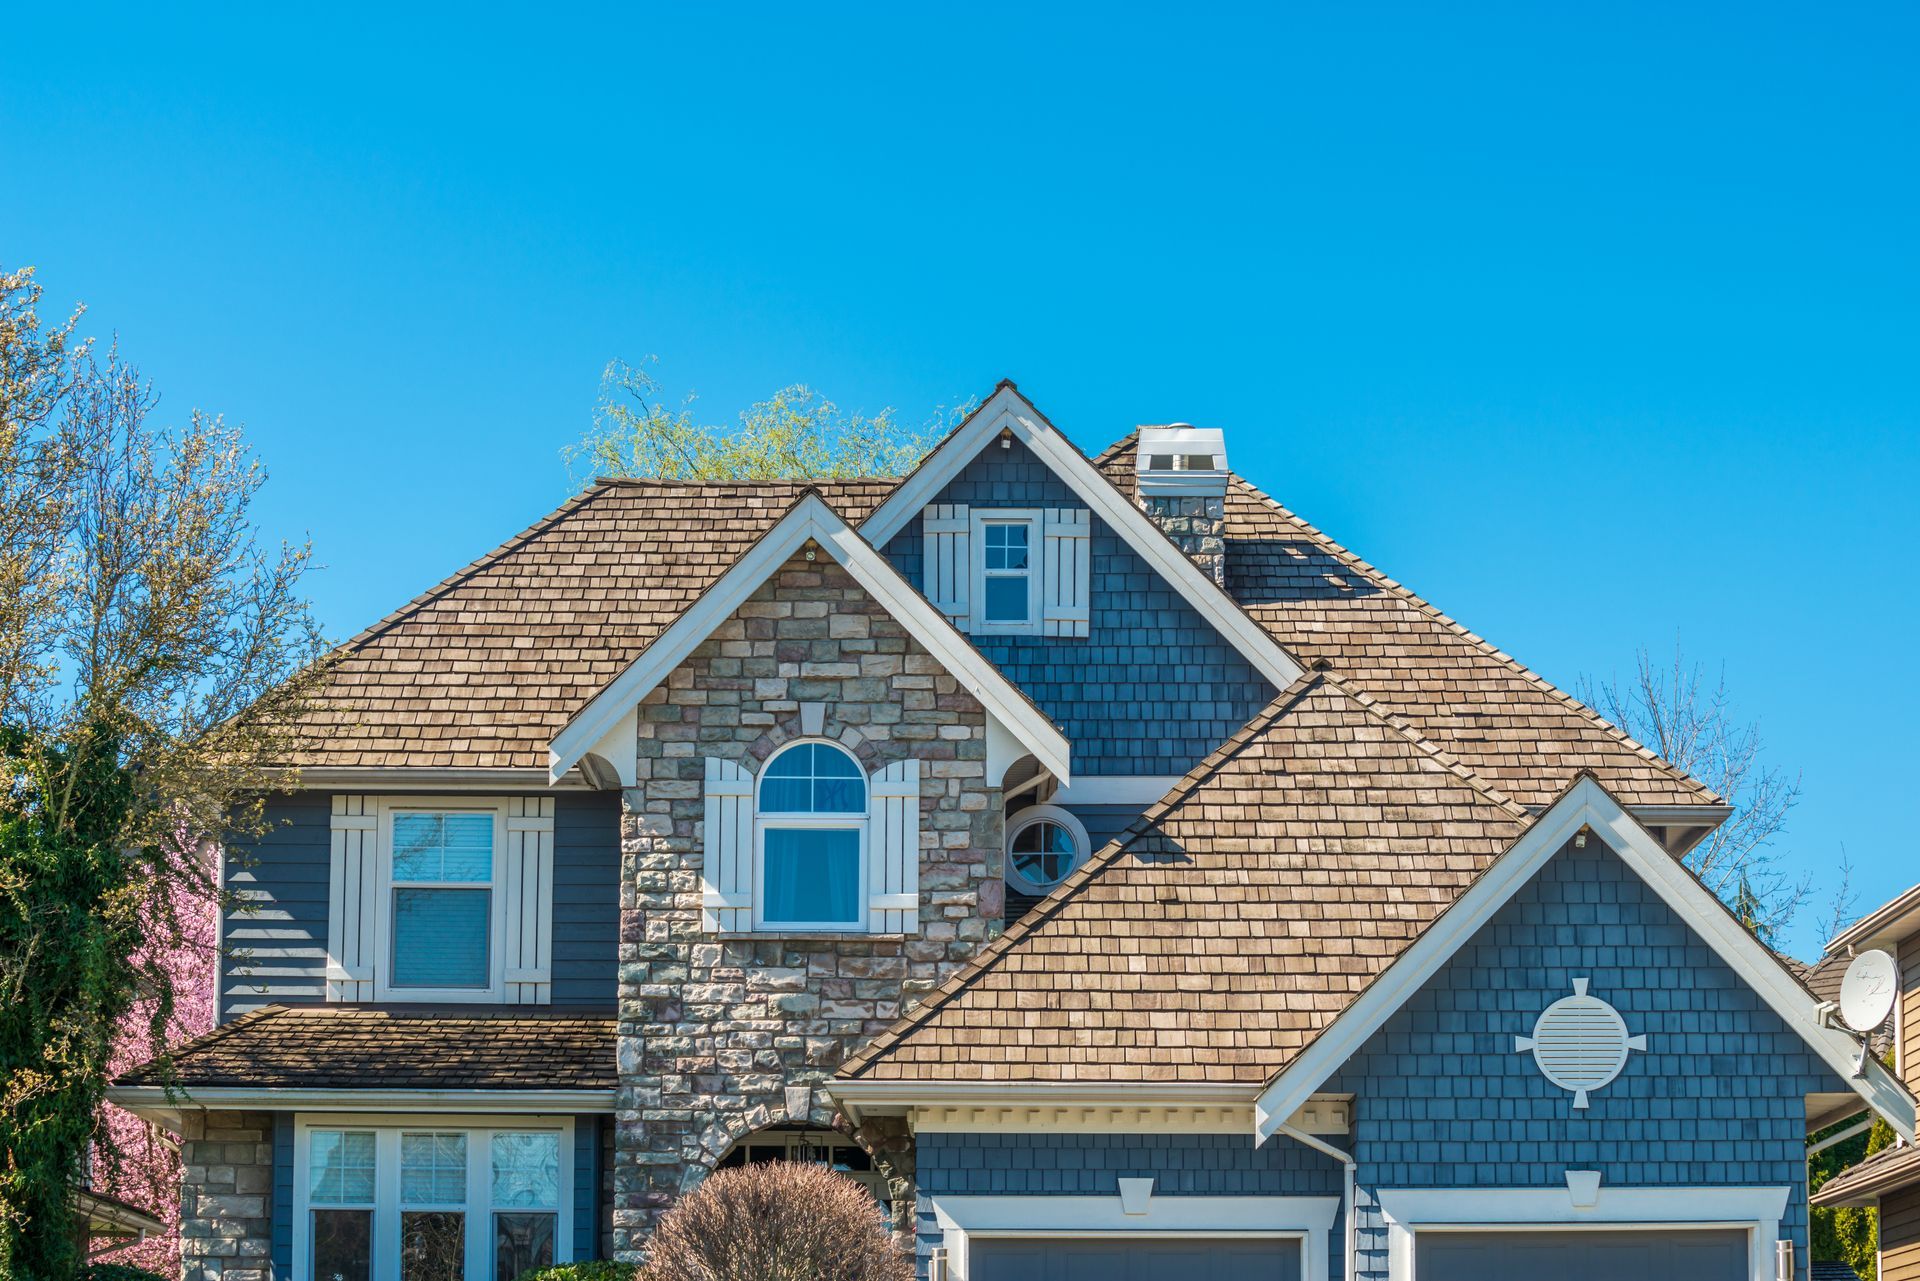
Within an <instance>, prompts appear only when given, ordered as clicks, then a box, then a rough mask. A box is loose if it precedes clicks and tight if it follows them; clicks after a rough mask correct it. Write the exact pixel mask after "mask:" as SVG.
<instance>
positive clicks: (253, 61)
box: [0, 5, 1920, 954]
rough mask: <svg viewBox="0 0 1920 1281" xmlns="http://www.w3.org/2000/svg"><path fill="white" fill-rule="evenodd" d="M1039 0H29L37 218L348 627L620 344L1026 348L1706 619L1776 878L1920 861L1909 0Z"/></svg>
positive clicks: (1147, 404) (1609, 587)
mask: <svg viewBox="0 0 1920 1281" xmlns="http://www.w3.org/2000/svg"><path fill="white" fill-rule="evenodd" d="M1033 8H1035V7H1034V6H1016V7H1012V8H1006V9H993V8H988V7H984V6H968V7H961V6H952V7H935V6H885V7H875V8H871V9H831V10H829V9H827V8H825V7H822V6H805V7H792V6H789V7H785V8H783V9H764V10H760V9H753V8H747V7H735V8H732V9H729V10H727V11H725V12H724V13H722V12H718V11H716V12H712V13H701V12H695V11H692V10H690V9H681V8H677V7H676V8H672V9H660V10H648V11H641V10H637V9H632V8H626V7H622V8H618V9H608V10H604V11H598V12H595V11H589V10H586V9H576V10H573V11H571V12H567V13H566V15H565V16H564V17H562V16H559V15H560V14H561V13H562V12H563V11H561V10H554V11H551V12H550V13H549V14H546V15H541V16H538V17H536V16H534V15H533V13H532V12H531V11H523V12H519V13H508V12H505V11H501V12H498V13H489V12H486V11H483V10H481V9H479V8H476V7H475V6H462V7H459V8H454V9H447V10H445V11H442V12H439V13H427V12H424V11H422V12H420V13H417V14H415V15H414V16H409V17H402V18H395V17H393V16H391V15H389V14H386V13H382V12H379V11H377V10H374V9H365V10H360V11H354V12H347V11H344V10H343V11H340V12H338V13H335V12H333V11H328V12H327V13H326V14H324V15H321V14H318V13H310V12H305V11H295V10H283V9H275V8H273V7H265V8H262V7H258V6H256V7H252V8H248V9H235V10H233V11H231V12H228V13H224V14H214V13H211V12H207V13H202V14H197V15H195V16H191V17H188V16H180V15H177V14H162V13H159V12H142V11H126V12H116V11H114V10H113V8H112V7H111V6H105V7H99V8H89V9H87V10H85V11H81V10H72V9H60V8H58V7H57V6H55V7H47V6H41V7H39V8H37V9H35V10H33V11H31V12H23V13H21V14H17V15H15V16H14V17H13V18H12V19H11V20H10V22H9V32H10V35H11V36H12V39H13V43H14V47H15V48H16V50H24V51H28V54H27V56H17V57H13V58H10V59H9V60H8V64H7V67H6V70H5V71H4V72H0V173H4V174H6V175H7V184H6V186H7V194H6V196H5V198H4V200H0V261H4V262H6V263H8V264H10V265H11V264H16V263H36V264H38V265H39V266H40V269H41V277H42V280H43V282H44V283H45V284H46V285H47V287H48V289H49V293H50V297H51V298H54V299H60V300H63V301H64V300H71V299H83V300H85V301H86V302H87V303H88V304H89V306H90V307H91V309H92V310H91V321H90V323H91V324H92V326H93V327H94V328H95V329H97V330H100V331H108V330H117V331H118V332H119V334H120V336H121V340H122V343H123V345H124V347H125V348H126V350H127V351H128V352H129V353H131V354H132V355H133V356H134V357H135V358H136V359H137V360H138V362H139V363H140V364H141V365H142V366H143V367H144V368H145V370H146V371H147V372H148V374H149V375H150V376H152V377H153V378H154V380H155V381H156V382H157V384H158V385H159V387H160V388H161V389H162V391H163V392H164V394H165V397H166V399H165V408H166V409H167V410H168V411H169V412H171V413H174V414H184V413H185V412H186V410H187V409H188V408H190V407H194V406H199V407H204V408H208V409H215V410H219V411H222V412H224V413H226V414H227V415H228V416H230V417H231V418H235V419H238V420H240V421H243V422H244V423H245V424H246V425H247V427H248V429H249V431H250V434H251V437H252V439H253V440H254V441H255V442H256V443H257V445H258V448H259V450H260V452H261V454H262V455H263V457H264V459H265V460H266V462H267V464H268V466H269V468H270V470H271V472H272V481H271V483H270V485H269V487H268V490H267V494H266V497H265V499H264V501H263V505H262V516H263V518H264V520H265V522H266V524H267V526H268V528H269V529H270V531H271V532H272V533H274V534H276V535H285V536H288V537H292V538H300V537H304V536H307V535H311V537H312V540H313V543H314V546H315V549H316V552H317V555H318V558H319V559H320V561H322V562H323V563H324V564H325V566H326V569H325V570H324V572H322V573H321V574H319V575H317V576H316V577H315V579H314V581H313V591H314V595H315V598H316V600H317V603H318V606H319V609H320V612H321V614H322V616H323V618H324V619H325V621H326V623H327V625H328V626H329V628H330V629H331V630H332V631H333V632H334V633H335V634H337V635H343V636H344V635H346V634H350V633H351V632H353V631H355V630H357V629H358V628H359V627H360V626H362V625H363V624H365V623H366V622H368V621H371V620H372V619H373V618H375V617H377V616H378V615H380V614H382V613H384V612H385V611H387V610H388V609H390V608H391V607H393V606H394V605H396V604H398V603H400V602H402V601H404V600H405V599H407V598H408V597H410V596H411V595H413V594H414V593H416V592H417V591H419V590H420V589H422V588H423V587H425V586H427V585H428V584H430V583H432V582H434V581H436V580H437V579H439V578H440V577H442V576H443V575H444V574H446V573H447V572H448V571H450V570H452V569H453V568H455V567H457V566H459V565H461V564H463V563H465V562H466V561H467V560H469V559H471V558H472V557H473V556H475V555H477V554H478V553H479V552H481V551H483V550H485V549H486V548H488V547H490V546H492V545H493V544H494V543H496V542H497V541H499V540H500V539H501V538H503V537H504V536H506V535H507V534H509V533H511V532H513V531H514V530H517V529H519V528H520V527H522V526H524V525H525V524H527V523H529V522H530V521H531V520H532V519H534V518H535V517H537V516H538V515H539V514H540V513H542V512H543V511H545V510H546V509H548V508H549V507H551V506H552V505H554V504H555V503H557V502H558V501H559V500H560V499H561V498H563V497H564V495H565V493H566V491H567V475H566V471H565V468H564V467H563V465H562V463H561V461H560V449H561V447H562V446H563V445H565V444H566V443H568V442H569V441H571V440H573V439H575V438H576V437H577V436H578V435H579V434H580V432H581V431H582V430H583V428H584V427H585V426H586V425H587V422H588V418H589V413H590V409H591V406H592V403H593V400H594V396H595V390H596V382H597V378H598V375H599V372H600V370H601V368H602V366H603V365H604V364H605V363H606V362H607V361H608V360H609V359H611V358H613V357H616V356H619V357H626V358H629V359H633V358H638V357H641V356H643V355H646V354H649V353H655V354H658V355H659V356H660V358H661V362H662V363H661V365H660V367H659V372H660V374H661V376H662V378H663V379H664V380H665V381H666V383H667V384H668V385H669V386H670V387H672V388H674V389H676V390H679V391H697V392H698V393H699V395H700V397H701V401H702V403H703V405H704V406H705V407H706V408H707V409H708V410H710V411H711V412H712V413H713V414H714V415H716V416H719V415H730V414H731V413H732V412H734V411H735V410H737V409H738V408H739V407H741V406H743V405H744V404H746V403H747V402H749V401H751V400H753V399H756V398H759V397H761V396H763V395H765V394H766V393H767V392H769V391H771V390H772V389H774V388H776V387H778V386H781V385H783V384H786V383H790V382H794V381H807V382H810V383H812V384H813V385H815V386H816V387H818V388H819V389H820V390H822V391H824V392H826V393H827V394H829V395H831V396H833V397H834V398H836V399H838V400H839V401H840V402H842V404H844V405H846V406H848V407H853V408H860V409H865V410H874V409H878V408H880V407H882V406H887V405H891V406H894V407H896V408H897V409H898V410H899V411H900V412H901V413H902V414H903V415H906V416H908V417H910V418H918V417H920V416H922V415H924V414H927V413H930V412H932V411H933V410H934V409H935V407H937V406H941V405H952V404H956V403H959V402H961V401H964V400H967V399H969V398H975V397H979V396H982V395H984V394H986V392H988V391H989V390H990V389H991V387H992V385H993V383H994V381H995V380H996V379H998V378H1000V377H1002V376H1011V377H1014V378H1016V379H1017V380H1019V382H1020V384H1021V386H1022V388H1023V389H1024V390H1026V391H1027V392H1028V393H1029V394H1031V395H1032V396H1033V397H1034V398H1035V399H1036V401H1037V402H1038V403H1039V404H1040V405H1041V407H1042V408H1043V409H1045V410H1046V411H1047V412H1048V413H1049V415H1050V416H1051V417H1052V418H1053V419H1054V421H1055V422H1056V423H1058V424H1059V425H1061V426H1062V427H1063V428H1064V429H1065V430H1067V431H1068V432H1069V433H1070V434H1071V435H1072V436H1073V437H1074V438H1075V439H1076V440H1077V441H1079V442H1080V444H1081V445H1083V446H1085V447H1087V448H1089V449H1093V448H1097V447H1099V446H1101V445H1103V444H1105V443H1106V442H1107V441H1109V440H1110V439H1112V438H1113V437H1115V436H1118V435H1119V434H1121V433H1122V432H1124V431H1126V430H1127V429H1128V428H1129V427H1130V426H1131V425H1133V424H1134V423H1137V422H1163V421H1168V420H1172V419H1181V420H1187V421H1192V422H1196V423H1201V424H1205V425H1211V426H1218V427H1222V428H1224V429H1226V431H1227V433H1228V439H1229V448H1230V451H1231V453H1232V455H1233V460H1234V463H1235V466H1236V468H1237V469H1238V470H1240V471H1242V472H1244V473H1246V474H1247V475H1249V476H1250V477H1252V478H1253V479H1254V480H1255V481H1256V482H1257V483H1259V484H1260V485H1262V486H1263V487H1264V488H1266V489H1267V490H1269V491H1270V492H1272V493H1274V494H1275V495H1277V496H1279V497H1280V498H1281V499H1282V500H1283V501H1284V502H1286V503H1287V504H1289V505H1290V506H1292V507H1294V508H1295V509H1296V510H1298V511H1300V512H1301V513H1302V514H1304V515H1306V516H1307V517H1308V518H1309V519H1311V520H1313V521H1314V522H1316V523H1317V524H1319V525H1320V526H1321V527H1323V528H1324V529H1326V530H1328V531H1329V532H1331V533H1332V534H1333V535H1334V536H1336V537H1337V538H1339V539H1340V540H1342V541H1343V542H1345V543H1347V544H1348V545H1349V546H1352V547H1354V548H1356V549H1357V550H1359V551H1360V552H1361V553H1362V554H1363V555H1365V556H1367V557H1368V558H1369V559H1371V560H1372V561H1374V562H1375V563H1376V564H1379V565H1381V566H1382V567H1384V568H1386V569H1387V570H1388V571H1389V572H1391V573H1393V574H1394V575H1395V576H1397V577H1399V578H1400V579H1401V580H1402V581H1404V582H1406V583H1408V584H1409V585H1410V586H1412V587H1413V588H1414V589H1415V590H1417V591H1419V592H1421V593H1422V594H1424V595H1426V596H1427V597H1428V598H1430V599H1432V600H1433V601H1435V602H1436V603H1438V604H1439V605H1440V606H1441V607H1442V608H1444V609H1446V610H1447V611H1449V612H1450V613H1452V614H1453V615H1454V616H1456V617H1458V618H1460V619H1462V620H1463V621H1465V622H1466V623H1467V624H1468V625H1469V626H1471V627H1473V628H1474V629H1475V630H1477V631H1479V632H1481V633H1482V634H1483V635H1486V636H1488V637H1489V638H1491V639H1492V640H1494V641H1495V642H1496V643H1498V644H1500V645H1501V646H1503V647H1504V648H1506V649H1508V650H1510V651H1511V652H1513V653H1515V654H1516V655H1518V656H1520V657H1521V658H1522V659H1523V660H1524V661H1526V662H1528V663H1529V664H1530V665H1532V666H1534V667H1535V668H1537V669H1538V670H1540V671H1542V672H1544V673H1545V674H1546V675H1548V676H1549V677H1551V678H1552V679H1554V680H1556V681H1559V682H1561V683H1563V684H1566V685H1569V686H1571V685H1572V684H1574V683H1575V682H1576V681H1577V680H1578V679H1579V678H1580V677H1581V676H1582V675H1583V674H1595V675H1605V674H1607V673H1609V672H1612V671H1614V670H1622V671H1624V670H1625V669H1627V668H1628V667H1630V666H1631V664H1632V661H1633V656H1634V653H1635V651H1636V649H1637V648H1638V647H1640V646H1650V647H1652V648H1653V649H1654V650H1655V651H1656V652H1661V653H1664V652H1666V651H1669V650H1670V649H1671V647H1672V646H1673V645H1674V644H1675V642H1676V640H1678V641H1679V642H1680V643H1681V644H1683V645H1684V646H1685V648H1686V649H1687V651H1688V652H1689V653H1691V654H1692V655H1694V656H1696V657H1698V658H1700V659H1701V660H1703V661H1706V662H1709V663H1710V664H1713V665H1715V666H1718V665H1719V664H1722V663H1724V664H1725V669H1726V673H1727V678H1728V680H1729V682H1730V684H1731V685H1732V687H1733V690H1734V693H1735V695H1736V698H1737V699H1738V701H1739V704H1740V706H1741V708H1742V709H1743V711H1745V712H1746V713H1747V714H1749V715H1751V716H1753V717H1757V718H1759V719H1760V720H1761V721H1762V723H1763V726H1764V731H1765V733H1766V736H1767V738H1768V740H1769V743H1770V745H1771V754H1772V757H1773V759H1774V760H1775V761H1777V762H1778V763H1780V764H1782V765H1784V766H1788V767H1791V768H1794V769H1798V770H1800V771H1801V772H1802V774H1803V781H1804V787H1805V797H1804V800H1803V803H1802V805H1801V807H1800V809H1799V811H1798V812H1797V813H1796V815H1795V817H1794V821H1793V824H1792V831H1791V834H1790V838H1789V841H1788V851H1789V857H1790V859H1791V861H1792V863H1793V865H1794V866H1795V867H1797V868H1803V869H1806V870H1809V871H1812V872H1814V873H1815V874H1817V875H1819V876H1821V877H1823V878H1827V879H1828V880H1830V879H1831V877H1832V874H1833V869H1834V867H1835V865H1836V864H1837V863H1838V860H1839V858H1840V856H1841V853H1842V851H1843V849H1844V851H1845V852H1846V854H1847V855H1848V856H1850V858H1851V860H1852V862H1853V864H1854V868H1855V885H1856V888H1857V890H1858V891H1859V894H1860V906H1861V907H1862V908H1865V907H1868V906H1871V905H1873V904H1874V903H1876V902H1878V901H1879V900H1881V899H1883V898H1886V897H1888V896H1890V895H1892V894H1893V893H1895V892H1896V891H1898V890H1900V889H1903V888H1905V887H1906V886H1907V885H1909V884H1911V883H1913V882H1914V881H1916V880H1920V859H1916V858H1915V856H1914V854H1913V852H1912V849H1911V846H1910V843H1909V841H1910V838H1909V837H1908V835H1907V833H1906V832H1905V830H1904V823H1903V822H1902V821H1901V820H1900V819H1899V817H1898V816H1899V812H1900V811H1899V809H1898V806H1899V805H1900V804H1901V803H1902V802H1903V801H1904V799H1905V798H1906V796H1907V795H1908V794H1909V792H1910V790H1911V782H1910V776H1911V771H1912V769H1913V765H1914V750H1913V747H1912V738H1911V733H1910V726H1911V725H1912V724H1914V723H1915V721H1916V719H1920V695H1916V693H1915V682H1914V680H1913V679H1912V678H1911V675H1910V668H1911V655H1912V638H1913V637H1914V636H1915V635H1916V634H1920V617H1917V616H1916V615H1917V614H1920V609H1917V608H1916V605H1915V599H1916V592H1915V586H1916V584H1915V581H1914V579H1915V569H1914V566H1915V553H1916V551H1917V550H1920V546H1917V544H1920V516H1916V504H1915V501H1914V496H1913V484H1914V482H1915V480H1916V477H1917V476H1920V468H1917V466H1916V465H1917V464H1920V360H1917V359H1916V352H1920V312H1917V311H1916V298H1920V237H1916V235H1915V228H1916V227H1917V226H1920V207H1917V206H1920V199H1917V197H1920V154H1916V153H1917V152H1920V142H1917V141H1916V139H1920V129H1917V128H1916V126H1917V125H1920V88H1917V87H1916V86H1917V84H1920V82H1917V81H1916V78H1915V77H1914V76H1913V75H1912V51H1913V49H1914V48H1915V44H1916V36H1920V17H1917V16H1916V15H1920V10H1915V9H1913V8H1911V7H1899V6H1884V7H1878V8H1875V7H1872V6H1863V7H1859V8H1855V9H1848V10H1829V11H1827V12H1824V13H1821V12H1816V11H1813V10H1808V9H1805V8H1803V7H1787V6H1771V5H1740V6H1734V5H1727V6H1706V5H1699V6H1685V7H1675V6H1652V5H1649V6H1644V7H1639V8H1635V7H1630V6H1608V7H1607V8H1606V9H1605V10H1604V11H1602V10H1596V9H1584V10H1583V9H1575V8H1570V7H1567V6H1547V5H1540V6H1529V7H1504V6H1498V5H1484V6H1472V7H1471V10H1470V12H1469V11H1467V7H1465V6H1418V7H1414V6H1409V7H1405V8H1401V7H1392V6H1365V7H1363V6H1311V7H1308V6H1298V7H1281V6H1262V7H1259V8H1247V9H1229V8H1210V7H1203V6H1187V7H1176V8H1167V7H1153V8H1127V7H1114V6H1102V7H1099V8H1094V7H1091V6H1087V7H1078V6H1075V7H1068V6H1060V7H1058V8H1056V9H1054V10H1053V11H1052V12H1051V13H1050V14H1036V13H1034V12H1032V11H1031V10H1032V9H1033ZM1823 916H1824V911H1823V909H1822V908H1821V907H1820V906H1818V905H1816V906H1815V907H1814V908H1811V909H1809V911H1808V912H1807V913H1806V914H1805V916H1804V917H1803V919H1802V922H1801V924H1800V926H1799V927H1798V928H1796V929H1795V930H1793V931H1792V932H1791V933H1790V934H1789V936H1788V938H1787V940H1786V941H1787V942H1788V944H1789V945H1790V946H1791V947H1792V948H1793V949H1794V950H1796V951H1798V952H1801V953H1803V954H1805V953H1808V952H1810V951H1812V950H1814V949H1815V948H1817V945H1818V938H1817V936H1818V935H1819V934H1820V932H1821V931H1820V929H1819V928H1818V924H1819V918H1822V917H1823Z"/></svg>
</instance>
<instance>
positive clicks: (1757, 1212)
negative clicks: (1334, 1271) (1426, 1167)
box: [1379, 1187, 1791, 1281]
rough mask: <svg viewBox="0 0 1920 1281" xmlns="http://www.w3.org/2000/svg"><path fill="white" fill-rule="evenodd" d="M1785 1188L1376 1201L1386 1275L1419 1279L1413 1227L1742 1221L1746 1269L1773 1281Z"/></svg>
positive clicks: (1445, 1191)
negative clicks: (1584, 1201)
mask: <svg viewBox="0 0 1920 1281" xmlns="http://www.w3.org/2000/svg"><path fill="white" fill-rule="evenodd" d="M1790 1194H1791V1189H1789V1188H1784V1187H1757V1188H1715V1187H1691V1188H1601V1189H1600V1192H1599V1197H1598V1199H1597V1200H1596V1201H1595V1202H1594V1204H1592V1205H1591V1206H1575V1205H1574V1203H1573V1194H1572V1193H1571V1192H1570V1191H1568V1190H1567V1189H1566V1188H1398V1189H1390V1190H1383V1191H1382V1192H1380V1194H1379V1204H1380V1217H1381V1218H1383V1219H1384V1220H1386V1224H1387V1275H1388V1277H1389V1278H1390V1281H1418V1279H1417V1278H1416V1277H1415V1276H1414V1251H1413V1238H1414V1234H1415V1233H1416V1232H1444V1231H1448V1230H1458V1231H1474V1232H1487V1231H1499V1230H1511V1231H1516V1232H1525V1231H1528V1230H1552V1231H1560V1232H1574V1231H1581V1230H1594V1231H1602V1232H1605V1231H1615V1232H1630V1231H1635V1230H1639V1231H1648V1230H1656V1231H1674V1230H1677V1229H1693V1228H1698V1229H1702V1230H1706V1229H1714V1228H1718V1229H1720V1230H1722V1231H1725V1230H1726V1229H1728V1228H1745V1229H1746V1230H1747V1234H1748V1235H1747V1271H1748V1274H1749V1275H1750V1276H1751V1277H1752V1279H1753V1281H1773V1272H1774V1258H1773V1256H1774V1242H1775V1241H1776V1240H1778V1239H1779V1236H1780V1220H1781V1218H1782V1217H1783V1216H1784V1215H1785V1214H1786V1212H1787V1198H1788V1196H1789V1195H1790Z"/></svg>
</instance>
